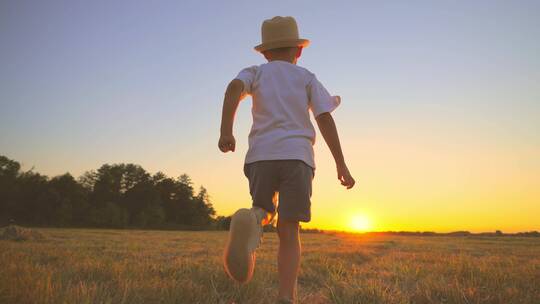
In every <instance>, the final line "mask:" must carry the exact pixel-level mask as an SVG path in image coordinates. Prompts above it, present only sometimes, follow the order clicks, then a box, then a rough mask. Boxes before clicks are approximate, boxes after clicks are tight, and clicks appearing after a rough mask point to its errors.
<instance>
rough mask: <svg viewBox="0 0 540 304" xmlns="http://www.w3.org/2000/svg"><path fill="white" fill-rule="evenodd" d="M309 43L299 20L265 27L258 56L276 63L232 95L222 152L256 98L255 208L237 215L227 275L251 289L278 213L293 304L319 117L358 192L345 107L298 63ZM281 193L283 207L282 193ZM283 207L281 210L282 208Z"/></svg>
mask: <svg viewBox="0 0 540 304" xmlns="http://www.w3.org/2000/svg"><path fill="white" fill-rule="evenodd" d="M308 44H309V40H307V39H300V38H299V35H298V27H297V25H296V21H295V20H294V18H293V17H279V16H278V17H274V18H272V19H269V20H265V21H264V22H263V24H262V44H260V45H258V46H256V47H255V50H256V51H258V52H260V53H262V54H263V55H264V57H265V58H266V60H268V63H265V64H261V65H258V66H251V67H248V68H245V69H243V70H242V71H240V73H239V74H238V76H236V78H235V79H234V80H232V81H231V82H230V83H229V85H228V87H227V90H226V92H225V100H224V102H223V113H222V120H221V137H220V139H219V143H218V146H219V149H220V150H221V151H222V152H228V151H232V152H234V150H235V145H236V141H235V138H234V136H233V121H234V115H235V112H236V109H237V107H238V104H239V102H240V100H242V99H243V98H244V97H245V96H246V95H251V96H252V98H253V106H252V115H253V126H252V128H251V132H250V134H249V149H248V152H247V155H246V159H245V165H244V174H245V175H246V177H247V178H248V180H249V189H250V193H251V197H252V200H253V207H252V208H251V209H240V210H238V211H237V212H236V213H235V214H234V215H233V217H232V220H231V227H230V231H229V240H228V243H227V247H226V248H225V254H224V264H225V270H226V271H227V273H228V274H229V275H230V276H231V277H232V278H233V279H235V280H237V281H239V282H242V283H245V282H247V281H249V280H250V279H251V277H252V275H253V270H254V267H255V249H256V248H257V247H258V246H259V243H260V240H261V237H262V232H263V231H262V226H263V225H265V224H267V223H269V222H270V221H271V219H272V218H273V216H274V215H275V214H276V211H277V213H278V214H279V216H278V222H277V230H278V236H279V240H280V242H279V252H278V272H279V298H280V300H281V301H284V302H285V303H289V302H290V303H292V302H293V301H294V299H295V297H296V285H297V284H296V282H297V277H298V271H299V267H300V237H299V222H309V221H310V220H311V210H310V207H311V201H310V198H311V182H312V179H313V177H314V172H315V171H314V170H315V161H314V153H313V144H314V143H315V129H314V128H313V125H312V123H311V120H310V114H309V111H310V110H311V112H312V113H313V116H314V117H315V120H316V121H317V125H318V126H319V130H320V132H321V134H322V136H323V138H324V140H325V141H326V143H327V145H328V147H329V148H330V151H331V152H332V155H333V157H334V160H335V162H336V168H337V177H338V180H339V181H340V182H341V184H342V185H343V186H345V187H346V188H347V189H350V188H352V187H353V186H354V183H355V181H354V179H353V177H352V176H351V174H350V173H349V169H348V168H347V165H346V164H345V159H344V158H343V153H342V152H341V146H340V143H339V138H338V133H337V130H336V126H335V124H334V120H333V118H332V116H331V114H330V113H331V112H332V111H333V110H334V109H335V108H336V107H337V106H338V105H339V104H340V101H341V100H340V98H339V96H331V95H330V94H329V93H328V91H327V90H326V89H325V88H324V87H323V85H322V84H321V83H320V82H319V81H318V80H317V78H316V77H315V75H314V74H313V73H311V72H309V71H308V70H307V69H305V68H302V67H299V66H297V65H296V62H297V60H298V58H299V57H300V55H301V54H302V49H303V48H304V47H306V46H307V45H308ZM278 193H279V204H277V203H278V202H277V201H278V199H277V197H278V196H277V194H278ZM276 204H277V210H276Z"/></svg>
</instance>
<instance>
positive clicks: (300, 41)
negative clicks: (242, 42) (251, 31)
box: [254, 39, 309, 52]
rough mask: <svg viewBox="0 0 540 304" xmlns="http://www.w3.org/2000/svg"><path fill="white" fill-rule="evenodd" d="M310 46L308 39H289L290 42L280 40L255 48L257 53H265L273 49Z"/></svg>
mask: <svg viewBox="0 0 540 304" xmlns="http://www.w3.org/2000/svg"><path fill="white" fill-rule="evenodd" d="M308 45H309V40H308V39H289V40H278V41H269V42H266V43H261V44H259V45H257V46H256V47H254V49H255V51H257V52H264V51H268V50H271V49H278V48H283V47H295V46H301V47H307V46H308Z"/></svg>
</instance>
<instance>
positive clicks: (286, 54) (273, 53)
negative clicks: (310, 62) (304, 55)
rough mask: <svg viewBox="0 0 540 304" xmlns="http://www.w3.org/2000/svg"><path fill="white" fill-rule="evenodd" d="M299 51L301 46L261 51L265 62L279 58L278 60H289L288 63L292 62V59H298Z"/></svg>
mask: <svg viewBox="0 0 540 304" xmlns="http://www.w3.org/2000/svg"><path fill="white" fill-rule="evenodd" d="M299 49H302V47H301V46H293V47H282V48H276V49H270V50H266V51H263V52H262V53H263V55H264V58H266V59H267V60H271V59H275V58H280V59H289V60H290V61H293V60H294V59H296V58H298V57H300V54H301V53H300V54H299Z"/></svg>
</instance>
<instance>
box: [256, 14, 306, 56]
mask: <svg viewBox="0 0 540 304" xmlns="http://www.w3.org/2000/svg"><path fill="white" fill-rule="evenodd" d="M261 36H262V43H261V44H259V45H257V46H256V47H255V50H256V51H257V52H264V51H266V50H270V49H276V48H282V47H295V46H302V47H306V46H308V45H309V40H307V39H300V37H299V36H298V25H296V20H294V18H293V17H281V16H276V17H274V18H272V19H267V20H264V22H263V24H262V27H261Z"/></svg>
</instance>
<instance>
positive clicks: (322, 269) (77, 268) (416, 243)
mask: <svg viewBox="0 0 540 304" xmlns="http://www.w3.org/2000/svg"><path fill="white" fill-rule="evenodd" d="M38 230H39V231H40V232H42V233H43V234H44V235H45V236H46V238H45V239H42V240H30V241H23V242H14V241H8V240H0V302H1V303H233V302H234V303H261V304H264V303H274V302H275V297H276V288H277V280H276V278H277V275H276V259H275V256H276V248H277V244H278V241H277V238H276V236H275V235H274V234H270V233H267V234H265V240H264V244H263V247H262V248H261V250H259V252H258V262H257V268H256V271H255V276H254V280H253V281H252V282H251V283H249V284H247V285H244V286H238V285H236V284H234V283H233V282H231V281H230V280H229V279H228V278H227V277H226V276H225V273H224V272H223V268H222V266H221V250H222V247H223V245H224V241H225V237H226V234H225V232H172V231H170V232H169V231H125V230H90V229H84V230H78V229H38ZM302 237H303V249H304V259H303V262H302V273H301V276H300V278H299V287H300V291H299V300H300V301H299V302H300V303H309V304H318V303H505V304H508V303H540V240H538V239H536V238H509V237H501V238H493V237H490V238H482V237H467V238H452V237H398V236H380V237H365V236H353V235H315V234H313V235H312V234H308V235H303V236H302Z"/></svg>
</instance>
